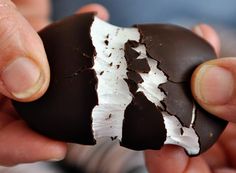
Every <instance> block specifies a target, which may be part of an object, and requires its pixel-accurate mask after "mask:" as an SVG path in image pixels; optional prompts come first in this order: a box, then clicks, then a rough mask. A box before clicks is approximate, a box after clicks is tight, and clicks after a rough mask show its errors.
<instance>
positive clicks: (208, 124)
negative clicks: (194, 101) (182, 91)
mask: <svg viewBox="0 0 236 173" xmlns="http://www.w3.org/2000/svg"><path fill="white" fill-rule="evenodd" d="M197 107H198V108H197V110H196V114H197V116H196V121H195V123H194V129H195V130H196V133H197V135H198V136H200V141H199V143H200V153H203V152H204V151H206V150H207V149H209V148H210V147H211V146H212V145H213V144H214V143H215V141H216V140H217V139H218V137H219V135H220V134H221V133H222V132H223V130H224V129H225V127H226V126H227V121H224V120H222V119H220V118H218V117H216V116H213V115H211V114H210V113H208V112H206V111H205V110H204V109H202V108H201V107H200V106H199V105H197Z"/></svg>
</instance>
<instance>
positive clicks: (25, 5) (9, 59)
mask: <svg viewBox="0 0 236 173" xmlns="http://www.w3.org/2000/svg"><path fill="white" fill-rule="evenodd" d="M13 2H14V3H15V5H14V3H13ZM88 11H96V12H97V13H98V16H99V17H100V18H102V19H107V18H108V14H107V12H106V10H105V9H104V8H103V7H102V6H99V5H96V4H92V5H88V6H86V7H83V8H82V9H81V11H80V12H88ZM49 13H50V2H49V0H14V1H10V0H0V72H1V73H0V93H1V95H0V165H5V166H10V165H15V164H18V163H28V162H35V161H40V160H60V159H62V158H64V156H65V153H66V144H65V143H63V142H58V141H54V140H51V139H48V138H46V137H44V136H41V135H39V134H37V133H35V132H33V131H31V130H30V129H29V128H28V127H27V126H26V124H25V123H24V122H23V121H22V120H21V119H20V118H19V117H18V115H17V114H16V112H15V111H14V109H13V107H12V105H11V103H10V100H9V99H8V98H11V99H14V100H18V101H32V100H35V99H37V98H39V97H40V96H42V95H43V94H44V92H45V91H46V89H47V87H48V84H49V78H50V77H49V76H50V75H49V66H48V62H47V57H46V53H45V50H44V47H43V44H42V41H41V39H40V38H39V36H38V34H37V32H36V30H39V29H41V28H42V27H44V26H45V25H47V24H48V23H49V20H48V16H49ZM22 14H23V15H22ZM23 16H24V17H23ZM26 19H27V20H26ZM29 23H30V24H31V25H30V24H29ZM32 26H33V27H32ZM33 28H34V29H35V30H34V29H33Z"/></svg>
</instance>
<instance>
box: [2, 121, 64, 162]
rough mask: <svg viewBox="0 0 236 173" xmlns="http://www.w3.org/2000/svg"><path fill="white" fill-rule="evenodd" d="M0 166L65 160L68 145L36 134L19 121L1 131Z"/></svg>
mask: <svg viewBox="0 0 236 173" xmlns="http://www.w3.org/2000/svg"><path fill="white" fill-rule="evenodd" d="M0 141H1V143H0V165H5V166H11V165H15V164H19V163H30V162H36V161H42V160H47V161H49V160H50V161H56V160H61V159H63V158H64V156H65V153H66V144H65V143H62V142H57V141H53V140H50V139H48V138H45V137H43V136H40V135H38V134H36V133H35V132H33V131H31V130H30V129H28V128H27V127H26V125H25V124H24V123H23V122H22V121H20V120H18V121H13V122H12V123H9V124H8V125H6V126H4V127H2V128H1V131H0Z"/></svg>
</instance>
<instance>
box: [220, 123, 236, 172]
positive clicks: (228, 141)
mask: <svg viewBox="0 0 236 173" xmlns="http://www.w3.org/2000/svg"><path fill="white" fill-rule="evenodd" d="M219 142H220V144H221V146H222V148H223V151H224V152H225V155H226V156H227V159H226V161H227V162H228V166H230V167H233V168H235V169H236V150H235V147H236V124H234V123H229V125H228V126H227V128H226V130H225V131H224V133H223V135H222V136H221V137H220V139H219Z"/></svg>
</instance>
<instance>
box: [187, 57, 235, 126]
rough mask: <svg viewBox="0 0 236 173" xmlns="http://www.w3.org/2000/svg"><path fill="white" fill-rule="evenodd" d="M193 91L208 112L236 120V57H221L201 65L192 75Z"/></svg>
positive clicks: (232, 120) (229, 119)
mask: <svg viewBox="0 0 236 173" xmlns="http://www.w3.org/2000/svg"><path fill="white" fill-rule="evenodd" d="M191 86H192V92H193V95H194V97H195V99H196V100H197V101H198V103H199V104H200V105H201V106H202V107H203V108H204V109H206V110H207V111H208V112H210V113H212V114H214V115H216V116H219V117H221V118H224V119H226V120H228V121H231V122H236V58H219V59H215V60H211V61H208V62H206V63H203V64H202V65H200V66H199V67H198V68H197V69H196V70H195V72H194V73H193V76H192V83H191Z"/></svg>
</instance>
